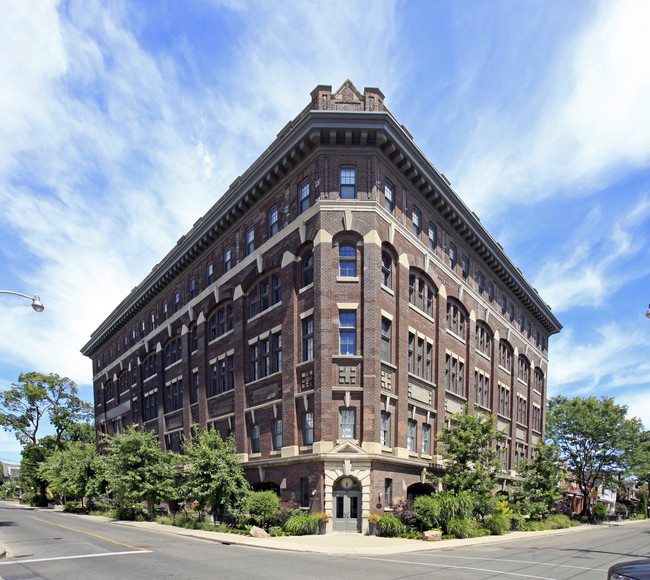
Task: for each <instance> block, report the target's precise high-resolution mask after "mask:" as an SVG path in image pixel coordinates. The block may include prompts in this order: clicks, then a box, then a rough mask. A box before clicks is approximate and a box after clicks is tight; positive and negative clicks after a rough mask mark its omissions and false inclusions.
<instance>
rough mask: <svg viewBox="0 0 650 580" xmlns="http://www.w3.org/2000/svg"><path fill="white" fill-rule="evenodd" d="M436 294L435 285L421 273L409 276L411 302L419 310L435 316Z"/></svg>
mask: <svg viewBox="0 0 650 580" xmlns="http://www.w3.org/2000/svg"><path fill="white" fill-rule="evenodd" d="M435 295H436V292H435V290H434V289H433V286H432V285H431V284H430V283H429V281H428V280H427V279H426V278H425V277H424V276H423V275H421V274H419V273H412V274H411V275H410V276H409V302H410V303H411V304H412V305H413V306H415V307H416V308H417V309H418V310H421V311H422V312H425V313H426V314H428V315H429V316H433V299H434V297H435Z"/></svg>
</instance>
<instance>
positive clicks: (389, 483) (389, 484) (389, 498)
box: [384, 477, 393, 508]
mask: <svg viewBox="0 0 650 580" xmlns="http://www.w3.org/2000/svg"><path fill="white" fill-rule="evenodd" d="M392 504H393V480H392V479H391V478H390V477H387V478H386V479H384V508H389V507H390V506H391V505H392Z"/></svg>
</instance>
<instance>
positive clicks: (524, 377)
mask: <svg viewBox="0 0 650 580" xmlns="http://www.w3.org/2000/svg"><path fill="white" fill-rule="evenodd" d="M517 376H518V377H519V380H520V381H522V382H524V383H526V384H528V380H529V377H530V363H529V362H528V361H527V360H526V359H525V358H524V357H523V356H520V357H519V361H518V367H517Z"/></svg>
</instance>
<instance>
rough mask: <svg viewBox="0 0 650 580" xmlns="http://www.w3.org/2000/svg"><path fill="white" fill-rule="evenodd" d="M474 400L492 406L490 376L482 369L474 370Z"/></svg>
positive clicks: (478, 403) (482, 404) (488, 406)
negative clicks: (481, 370)
mask: <svg viewBox="0 0 650 580" xmlns="http://www.w3.org/2000/svg"><path fill="white" fill-rule="evenodd" d="M474 402H475V403H476V404H477V405H480V406H481V407H486V408H488V409H489V408H490V378H489V377H487V376H486V375H485V374H484V373H482V372H480V371H474Z"/></svg>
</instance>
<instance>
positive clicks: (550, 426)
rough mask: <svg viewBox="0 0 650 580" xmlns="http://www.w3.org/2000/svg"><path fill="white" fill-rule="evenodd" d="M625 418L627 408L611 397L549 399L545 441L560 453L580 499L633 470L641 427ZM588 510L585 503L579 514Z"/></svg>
mask: <svg viewBox="0 0 650 580" xmlns="http://www.w3.org/2000/svg"><path fill="white" fill-rule="evenodd" d="M626 416H627V406H625V405H617V404H616V403H614V399H612V398H611V397H601V398H596V397H576V398H574V399H567V398H566V397H563V396H562V395H558V396H557V397H553V398H552V399H549V401H548V414H547V418H546V437H547V440H548V441H550V442H552V443H553V444H554V445H556V446H557V447H558V448H559V449H560V458H561V459H562V460H563V461H564V462H565V463H566V467H567V470H568V471H569V472H570V473H571V474H572V475H573V477H574V478H575V480H576V484H577V485H578V488H579V489H580V491H581V492H582V494H583V497H585V498H587V497H588V495H589V494H590V492H591V491H592V489H594V488H595V486H596V485H597V484H598V483H603V484H607V483H611V482H612V481H613V480H614V479H615V478H617V477H621V476H624V475H625V474H626V473H630V471H631V469H632V468H633V466H634V463H635V457H636V455H635V450H636V449H637V448H638V446H639V441H640V437H641V433H642V425H641V421H640V420H639V419H637V418H634V419H628V418H627V417H626ZM588 509H589V507H588V502H587V501H585V502H584V503H583V510H582V514H583V515H587V512H588Z"/></svg>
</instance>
